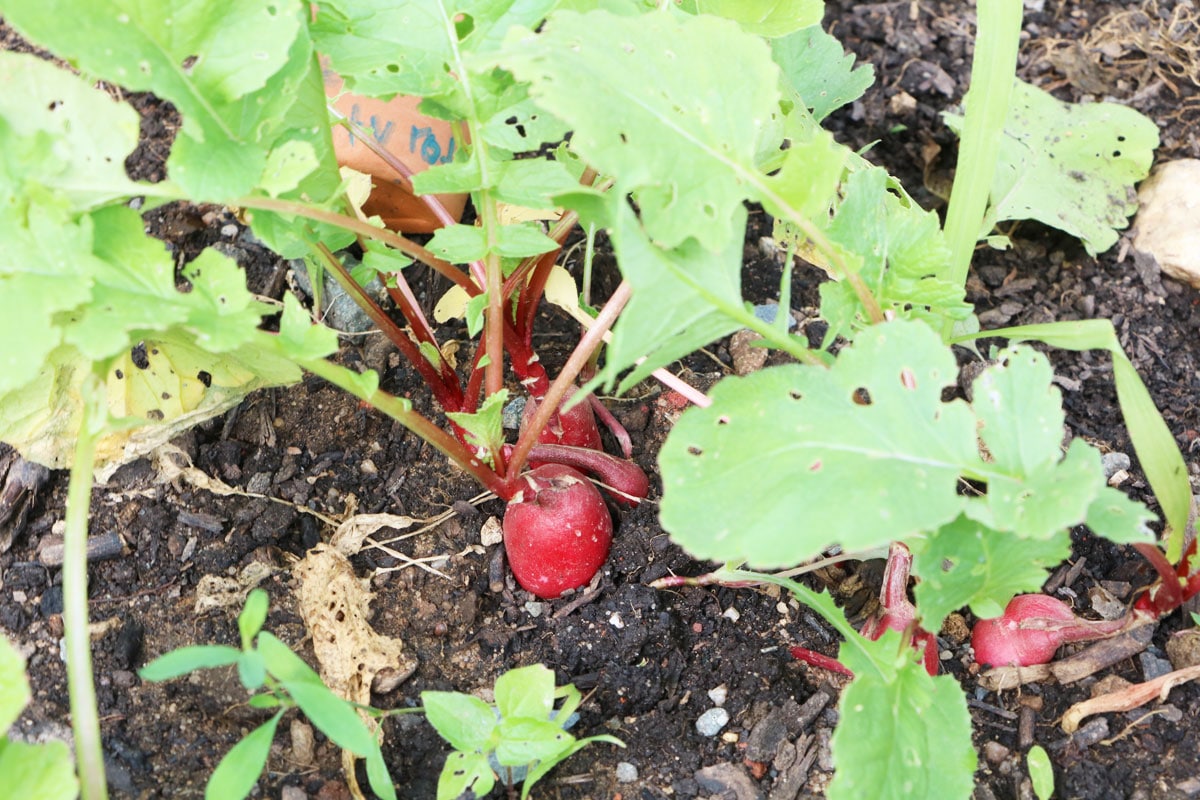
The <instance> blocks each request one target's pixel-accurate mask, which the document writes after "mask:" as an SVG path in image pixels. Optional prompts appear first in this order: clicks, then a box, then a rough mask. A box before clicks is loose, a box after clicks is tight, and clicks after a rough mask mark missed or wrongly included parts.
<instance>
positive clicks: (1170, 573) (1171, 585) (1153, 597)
mask: <svg viewBox="0 0 1200 800" xmlns="http://www.w3.org/2000/svg"><path fill="white" fill-rule="evenodd" d="M1133 549H1134V550H1137V551H1138V552H1139V553H1141V554H1142V557H1143V558H1145V559H1146V560H1147V561H1149V562H1150V566H1152V567H1154V571H1155V572H1157V573H1158V576H1159V578H1160V579H1161V582H1160V583H1159V584H1158V585H1157V586H1152V587H1151V588H1150V590H1149V591H1148V592H1146V594H1145V595H1143V597H1145V598H1146V599H1147V600H1148V602H1149V603H1150V607H1149V608H1148V609H1144V610H1152V611H1153V612H1154V614H1155V616H1162V615H1163V614H1168V613H1170V612H1171V611H1174V610H1175V609H1177V608H1179V607H1180V606H1181V605H1183V602H1184V598H1183V591H1182V589H1181V588H1180V586H1179V575H1178V574H1177V572H1176V570H1175V567H1173V566H1171V562H1169V561H1167V557H1166V556H1165V555H1163V552H1162V550H1159V549H1158V546H1157V545H1154V544H1150V543H1147V542H1139V543H1137V544H1135V545H1134V546H1133ZM1186 562H1187V559H1186V558H1185V559H1184V562H1183V563H1186Z"/></svg>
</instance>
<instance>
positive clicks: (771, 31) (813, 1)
mask: <svg viewBox="0 0 1200 800" xmlns="http://www.w3.org/2000/svg"><path fill="white" fill-rule="evenodd" d="M684 6H685V7H688V6H693V7H694V8H695V11H696V12H697V13H700V14H713V15H715V16H718V17H727V18H729V19H732V20H734V21H736V22H737V23H738V24H739V25H741V27H742V30H744V31H747V32H749V33H756V34H758V35H759V36H768V37H771V36H785V35H787V34H789V33H792V32H793V31H796V30H798V29H800V28H805V27H808V26H809V25H816V24H817V23H818V22H820V21H821V15H822V14H823V13H824V12H825V3H824V0H688V2H687V3H685V4H684Z"/></svg>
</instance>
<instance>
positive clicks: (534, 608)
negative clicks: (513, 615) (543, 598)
mask: <svg viewBox="0 0 1200 800" xmlns="http://www.w3.org/2000/svg"><path fill="white" fill-rule="evenodd" d="M545 610H546V604H545V603H539V602H538V601H536V600H530V601H529V602H528V603H526V604H525V613H527V614H528V615H529V616H531V617H533V618H535V619H536V618H537V617H540V616H541V615H542V612H543V611H545Z"/></svg>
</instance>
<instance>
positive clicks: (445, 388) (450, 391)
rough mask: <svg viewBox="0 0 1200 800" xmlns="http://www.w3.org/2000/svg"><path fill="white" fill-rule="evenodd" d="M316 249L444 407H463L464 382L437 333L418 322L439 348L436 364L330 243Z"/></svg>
mask: <svg viewBox="0 0 1200 800" xmlns="http://www.w3.org/2000/svg"><path fill="white" fill-rule="evenodd" d="M316 250H317V252H318V253H319V254H320V256H321V259H322V260H323V261H324V262H325V264H326V266H327V267H328V268H329V271H330V272H331V273H332V274H333V276H334V278H335V279H336V280H337V282H338V284H339V285H340V286H341V287H342V289H343V290H344V291H345V292H346V294H348V295H350V296H351V297H352V298H354V301H355V302H356V303H358V305H359V307H360V308H362V310H363V312H364V313H366V315H367V316H368V317H370V319H371V321H372V322H374V323H375V324H376V325H377V326H379V329H380V330H381V331H383V333H384V334H385V335H386V336H387V337H388V339H389V340H390V341H391V342H392V344H394V345H396V349H398V350H399V351H400V352H401V353H402V354H403V355H404V357H405V358H406V359H408V361H409V363H410V364H412V366H413V368H414V369H416V370H417V372H418V373H419V374H420V375H421V377H422V378H423V379H424V381H425V383H427V384H428V385H429V388H430V390H431V391H432V392H433V396H434V398H435V399H436V400H437V401H438V403H440V404H441V406H442V408H443V409H445V410H446V411H458V410H459V409H461V408H462V402H463V394H462V385H461V384H460V383H459V381H458V376H457V375H456V374H455V373H454V370H452V369H450V365H449V364H448V363H446V360H445V359H444V358H442V356H441V350H438V346H437V341H436V340H434V339H433V334H432V333H430V332H429V330H428V329H427V328H426V329H425V330H424V331H422V330H420V329H419V328H418V327H417V326H414V330H415V331H416V333H417V335H418V336H422V335H424V336H425V337H427V338H425V339H424V341H427V342H428V343H429V344H431V345H432V346H433V348H434V349H435V350H437V351H438V362H439V364H438V366H436V367H435V366H434V365H433V364H432V363H430V361H429V359H427V358H426V357H425V355H424V354H423V353H422V352H421V350H420V348H419V347H418V346H417V345H416V344H414V343H413V341H412V339H410V338H409V337H408V334H407V333H405V332H404V331H403V330H401V329H400V327H399V326H398V325H396V323H395V322H393V321H392V319H391V317H389V316H388V315H387V313H386V312H385V311H384V310H383V309H382V308H380V306H379V304H378V303H376V302H375V299H374V298H373V297H371V296H370V295H369V294H367V293H366V291H365V290H364V289H363V287H361V286H359V285H358V281H356V280H354V278H353V277H352V276H351V275H350V273H349V272H348V271H347V270H346V267H345V265H343V264H342V262H341V261H339V260H338V259H337V258H335V257H334V255H333V253H331V252H329V248H328V247H326V246H325V245H323V244H318V245H317V246H316ZM401 310H402V311H404V315H405V317H408V315H409V311H410V310H409V309H406V308H404V307H403V306H402V307H401ZM410 321H411V319H410Z"/></svg>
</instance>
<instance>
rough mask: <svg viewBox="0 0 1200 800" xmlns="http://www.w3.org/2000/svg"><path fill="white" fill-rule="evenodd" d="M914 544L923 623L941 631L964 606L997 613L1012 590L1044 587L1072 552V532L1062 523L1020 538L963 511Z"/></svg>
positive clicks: (981, 613)
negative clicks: (1060, 526) (1044, 534)
mask: <svg viewBox="0 0 1200 800" xmlns="http://www.w3.org/2000/svg"><path fill="white" fill-rule="evenodd" d="M911 547H912V550H913V572H914V573H915V574H916V575H917V577H919V578H920V581H918V582H917V585H916V589H915V590H914V592H915V594H916V601H917V609H918V610H919V611H920V614H921V625H922V626H923V627H924V628H925V629H926V630H931V631H936V630H939V629H940V628H941V626H942V620H944V619H945V618H946V615H947V614H949V613H950V612H951V611H955V610H957V609H959V608H962V607H963V606H967V605H969V606H970V607H971V611H972V612H974V614H975V615H976V616H977V617H980V618H988V617H998V616H1000V615H1001V614H1002V613H1003V612H1004V606H1005V605H1006V604H1007V603H1008V601H1009V600H1010V599H1011V598H1012V597H1013V595H1016V594H1021V593H1022V592H1036V591H1039V590H1040V589H1041V587H1042V584H1043V583H1045V582H1046V578H1047V576H1048V573H1049V571H1050V569H1051V568H1053V567H1054V566H1056V565H1058V564H1059V563H1061V562H1062V560H1063V559H1065V558H1066V557H1067V556H1068V555H1070V553H1071V537H1070V534H1069V533H1068V532H1067V530H1066V529H1065V528H1063V529H1060V530H1058V531H1057V532H1055V533H1054V534H1052V535H1051V536H1050V537H1048V538H1045V539H1032V540H1029V539H1018V538H1017V537H1015V536H1013V535H1012V534H1011V533H1006V532H999V531H994V530H992V529H991V528H988V527H985V526H983V525H981V524H979V523H978V522H975V521H973V520H970V519H967V518H966V517H959V518H958V519H956V520H954V521H953V522H951V523H950V524H948V525H943V526H942V527H941V528H938V529H937V530H936V531H934V532H933V533H931V534H929V535H928V536H927V537H926V538H925V539H923V540H917V541H914V542H912V544H911Z"/></svg>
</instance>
